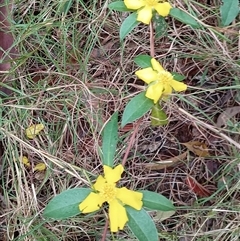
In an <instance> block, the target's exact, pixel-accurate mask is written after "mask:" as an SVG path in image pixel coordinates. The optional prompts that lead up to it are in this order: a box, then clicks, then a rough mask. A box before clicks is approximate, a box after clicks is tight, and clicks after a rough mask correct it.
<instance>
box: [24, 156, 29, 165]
mask: <svg viewBox="0 0 240 241" xmlns="http://www.w3.org/2000/svg"><path fill="white" fill-rule="evenodd" d="M22 163H23V164H24V165H25V166H27V167H30V162H29V160H28V158H27V157H26V156H23V157H22Z"/></svg>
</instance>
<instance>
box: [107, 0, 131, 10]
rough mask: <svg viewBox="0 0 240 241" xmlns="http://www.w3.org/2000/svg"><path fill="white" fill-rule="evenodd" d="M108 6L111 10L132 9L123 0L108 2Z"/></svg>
mask: <svg viewBox="0 0 240 241" xmlns="http://www.w3.org/2000/svg"><path fill="white" fill-rule="evenodd" d="M108 8H109V9H111V10H116V11H119V12H128V11H132V10H131V9H128V8H127V7H126V5H125V4H124V2H123V1H117V2H112V3H109V4H108Z"/></svg>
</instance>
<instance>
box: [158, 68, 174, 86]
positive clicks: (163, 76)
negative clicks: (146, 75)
mask: <svg viewBox="0 0 240 241" xmlns="http://www.w3.org/2000/svg"><path fill="white" fill-rule="evenodd" d="M172 78H173V77H172V74H171V73H169V72H168V71H165V70H163V71H160V72H158V80H159V81H161V82H162V83H163V84H169V82H170V81H171V80H172Z"/></svg>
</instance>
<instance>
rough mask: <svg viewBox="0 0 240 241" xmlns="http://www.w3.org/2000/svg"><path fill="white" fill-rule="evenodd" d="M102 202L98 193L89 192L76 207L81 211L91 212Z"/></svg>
mask: <svg viewBox="0 0 240 241" xmlns="http://www.w3.org/2000/svg"><path fill="white" fill-rule="evenodd" d="M103 203H104V200H103V199H102V198H101V196H100V195H99V194H97V193H94V192H91V193H90V194H89V195H88V196H87V197H86V198H85V199H84V200H83V201H82V202H81V203H80V204H79V206H78V207H79V210H80V211H81V212H82V213H91V212H94V211H97V210H98V209H99V208H100V207H101V206H102V204H103Z"/></svg>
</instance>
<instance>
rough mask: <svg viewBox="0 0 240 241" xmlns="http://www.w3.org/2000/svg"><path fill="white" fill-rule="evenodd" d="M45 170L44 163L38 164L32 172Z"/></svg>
mask: <svg viewBox="0 0 240 241" xmlns="http://www.w3.org/2000/svg"><path fill="white" fill-rule="evenodd" d="M45 169H46V165H45V163H43V162H41V163H38V164H37V165H36V166H35V167H34V169H33V170H34V171H40V172H41V171H44V170H45Z"/></svg>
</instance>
